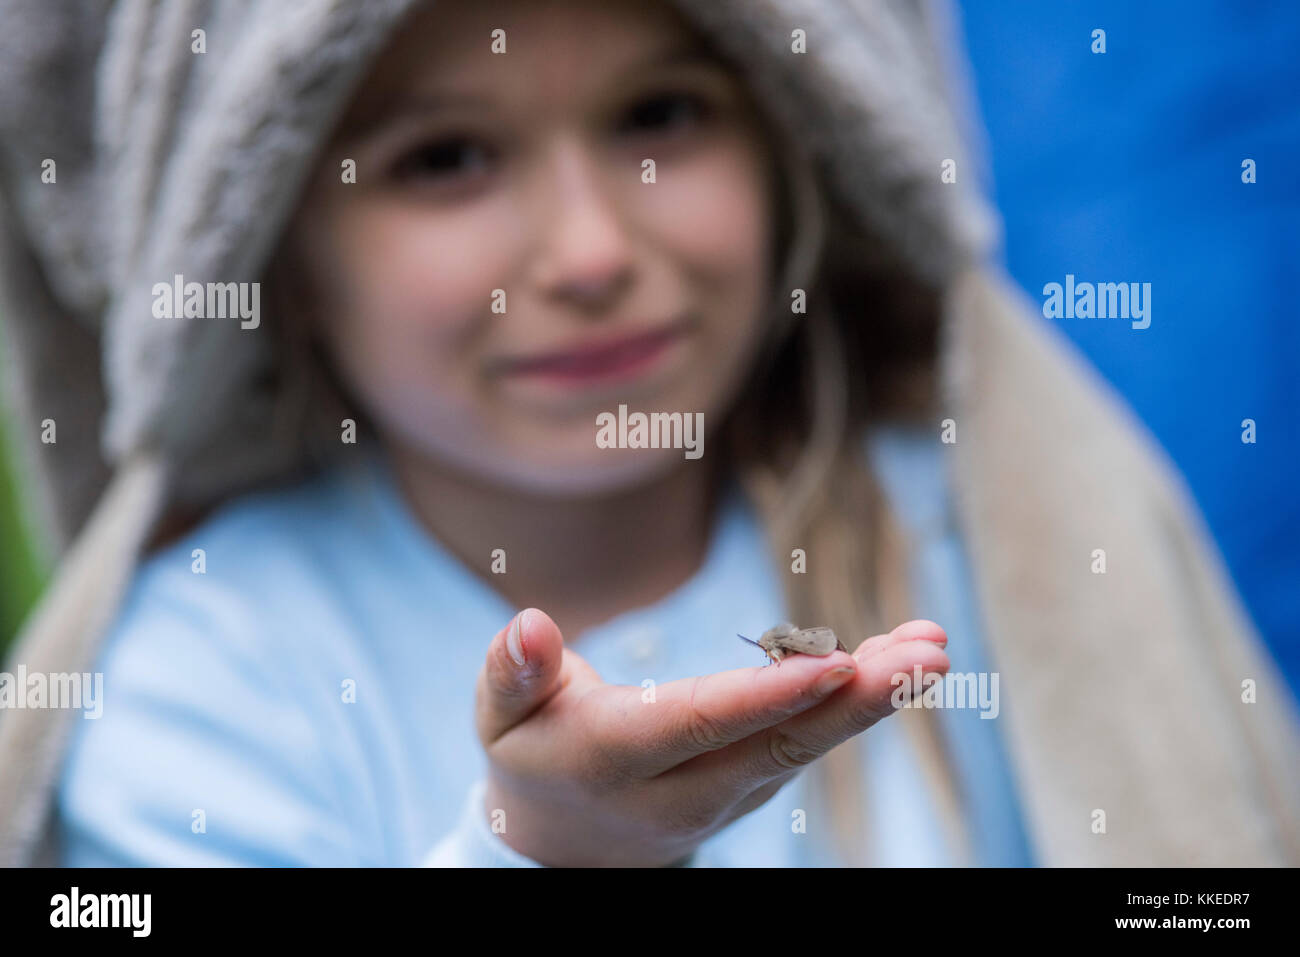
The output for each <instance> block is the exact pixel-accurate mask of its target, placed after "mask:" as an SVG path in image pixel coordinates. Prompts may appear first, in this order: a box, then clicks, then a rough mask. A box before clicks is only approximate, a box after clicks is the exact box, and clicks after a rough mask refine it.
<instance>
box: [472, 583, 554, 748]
mask: <svg viewBox="0 0 1300 957" xmlns="http://www.w3.org/2000/svg"><path fill="white" fill-rule="evenodd" d="M563 660H564V636H563V635H561V634H560V629H559V627H558V626H557V625H556V624H555V622H554V621H552V620H551V617H550V615H547V614H546V613H545V612H543V611H539V610H538V609H536V608H525V609H524V610H523V611H521V612H520V613H519V614H517V615H515V617H514V618H512V619H511V620H510V624H508V625H506V627H504V628H502V629H501V630H500V631H499V632H497V634H496V637H495V638H493V639H492V644H491V645H489V646H488V650H487V660H486V661H485V662H484V664H483V669H482V670H481V671H480V672H479V676H478V691H477V700H476V702H475V720H476V723H477V725H478V732H479V737H480V738H482V740H483V744H484V746H485V747H486V746H487V745H490V744H491V743H492V742H494V741H495V740H496V739H497V738H499V737H501V735H503V734H505V733H506V732H507V731H509V730H510V729H511V728H513V727H514V726H515V725H516V724H518V723H519V722H521V721H523V720H524V719H525V718H527V717H528V716H529V715H530V714H532V713H533V711H535V710H536V709H537V708H538V707H539V706H540V705H541V704H542V703H543V702H544V701H546V699H547V698H549V697H550V696H551V695H552V694H553V693H554V692H555V691H556V690H558V688H559V687H560V680H559V679H560V665H561V664H562V662H563Z"/></svg>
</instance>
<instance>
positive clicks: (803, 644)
mask: <svg viewBox="0 0 1300 957" xmlns="http://www.w3.org/2000/svg"><path fill="white" fill-rule="evenodd" d="M736 637H737V638H739V639H740V640H741V641H748V642H749V643H750V644H751V645H755V646H757V647H759V648H762V649H763V651H765V652H767V656H768V658H770V659H771V660H772V661H775V662H778V663H780V661H781V659H782V658H788V657H790V656H791V655H816V656H818V657H819V658H824V657H826V656H827V655H829V654H830V653H831V652H832V651H835V650H836V649H839V650H840V651H848V650H849V649H847V648H845V647H844V642H842V641H840V640H839V639H838V638H837V637H835V632H833V631H831V629H829V628H824V627H820V628H796V627H795V626H794V625H792V624H790V622H788V621H783V622H781V624H779V625H776V626H775V627H772V628H769V629H768V630H767V631H765V632H763V634H762V636H761V637H760V638H759V639H758V641H754V640H753V639H751V638H746V637H745V636H744V635H736Z"/></svg>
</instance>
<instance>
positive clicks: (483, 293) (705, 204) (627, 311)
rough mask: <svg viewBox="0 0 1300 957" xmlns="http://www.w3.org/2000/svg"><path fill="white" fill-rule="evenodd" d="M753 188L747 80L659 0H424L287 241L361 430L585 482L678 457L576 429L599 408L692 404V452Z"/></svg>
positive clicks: (754, 132)
mask: <svg viewBox="0 0 1300 957" xmlns="http://www.w3.org/2000/svg"><path fill="white" fill-rule="evenodd" d="M498 29H500V30H504V31H505V37H504V43H505V52H493V31H494V30H498ZM345 159H351V160H354V161H355V164H356V182H355V183H345V182H343V181H342V180H343V178H344V177H343V175H342V173H343V167H342V165H341V164H342V163H343V161H344V160H345ZM646 160H652V161H653V179H652V181H649V182H647V180H650V179H651V174H650V172H649V171H648V167H649V165H650V164H648V163H645V161H646ZM769 190H770V180H769V171H768V166H767V153H766V149H765V146H764V141H763V139H762V136H761V133H760V128H759V126H758V123H757V120H756V117H755V113H754V111H753V109H752V106H751V105H750V104H749V102H748V101H747V99H746V91H745V90H744V89H743V88H742V86H741V85H740V82H739V81H738V80H737V79H735V78H733V77H732V76H731V75H730V74H729V73H728V72H727V70H726V68H725V67H723V66H722V65H721V64H719V63H717V62H714V61H713V60H711V59H709V58H708V57H707V55H706V54H705V53H703V52H702V51H701V49H700V47H699V45H698V43H697V42H696V40H695V38H694V36H693V34H692V33H691V32H690V31H689V30H688V28H687V27H686V26H685V25H684V24H683V23H682V22H681V21H679V20H678V19H677V17H676V15H675V13H673V12H672V11H671V10H669V9H668V8H667V6H666V5H662V4H657V3H644V2H633V0H570V2H555V3H552V2H546V3H539V2H536V0H491V2H487V0H472V2H471V0H461V2H439V3H436V4H434V5H433V6H432V7H431V8H430V9H429V10H427V11H424V12H422V13H421V14H420V15H419V16H418V17H417V19H415V20H413V21H411V22H410V23H409V24H408V25H407V26H406V27H405V28H404V29H402V30H401V31H400V35H399V37H398V38H397V41H396V45H395V46H394V47H393V48H391V49H390V50H389V51H388V52H387V53H386V54H385V55H384V56H383V57H382V58H381V59H380V61H379V62H378V64H377V66H376V69H375V72H374V73H373V74H372V75H371V76H370V78H369V79H368V80H367V81H366V83H365V84H364V85H363V88H362V89H361V91H360V93H359V94H358V97H357V99H356V100H355V101H354V104H353V106H352V108H351V109H350V110H349V111H348V114H347V116H345V117H344V119H343V121H342V122H341V124H340V126H339V129H338V131H337V134H336V135H335V137H334V139H333V141H332V143H331V144H330V147H329V149H327V151H326V156H325V160H324V161H323V163H322V164H321V168H320V170H319V172H318V173H317V175H316V177H315V179H314V181H313V183H312V184H310V187H309V190H308V194H307V197H306V201H305V203H304V205H303V207H302V212H301V213H300V214H299V217H298V219H297V221H296V223H295V226H294V228H293V230H292V233H291V241H293V242H294V243H296V244H297V245H298V246H299V249H300V251H301V252H302V253H303V254H305V255H302V256H300V257H299V258H300V260H301V261H302V262H304V263H305V264H306V267H305V268H306V269H307V270H308V272H309V274H310V275H309V276H308V279H309V281H310V284H311V287H312V288H313V289H314V290H315V295H314V297H313V299H314V312H313V315H314V318H315V321H316V322H317V323H319V326H318V328H319V331H320V333H321V334H322V336H323V338H324V339H325V341H326V343H327V346H328V349H329V351H330V352H331V354H332V356H333V357H334V360H335V365H336V367H337V369H338V370H339V373H340V375H341V376H342V378H343V380H344V384H345V386H346V387H347V388H348V390H349V392H350V393H351V396H352V398H353V399H354V400H355V401H356V402H357V403H359V404H360V405H361V407H362V408H363V409H364V410H365V411H366V412H367V413H368V414H369V416H370V417H371V419H372V421H373V422H374V423H375V426H376V428H377V429H378V431H379V433H380V438H381V440H383V441H384V442H386V443H388V444H390V445H396V446H397V447H399V448H400V449H401V450H403V451H404V452H407V453H414V454H417V455H420V456H425V457H428V458H431V459H434V460H436V461H438V462H441V463H445V464H450V465H453V466H455V467H457V468H458V469H460V470H463V471H467V472H470V473H472V474H474V475H475V476H477V477H481V478H484V479H487V480H491V481H495V482H497V483H500V484H505V485H511V486H516V487H520V488H526V489H530V490H533V491H543V490H550V491H564V492H583V491H587V492H590V491H598V490H606V489H612V488H617V487H625V486H628V485H631V484H634V483H637V482H640V481H644V480H646V479H647V478H649V477H651V476H653V475H655V474H659V473H662V472H663V471H665V470H667V469H670V468H672V467H674V466H681V465H682V463H683V462H684V457H683V452H682V450H680V449H609V448H601V447H598V445H597V443H596V433H597V415H598V414H599V413H601V412H615V413H617V411H618V406H619V404H626V405H627V406H628V411H629V412H634V411H644V412H682V413H690V414H693V413H696V412H702V413H704V418H703V424H704V440H705V441H704V448H705V451H706V452H707V451H708V449H709V439H710V438H711V437H713V436H714V433H713V432H712V431H711V427H716V426H717V425H718V424H719V423H720V420H721V418H722V414H723V412H724V411H725V408H726V406H727V404H728V402H729V400H730V399H731V397H732V395H733V394H734V392H735V391H736V389H737V387H738V385H739V381H740V378H741V377H742V375H743V373H744V371H745V368H746V366H747V364H748V363H749V362H750V361H751V358H752V356H753V354H754V351H755V349H756V348H757V345H758V342H759V339H760V337H761V333H762V329H761V328H760V327H761V317H762V316H763V315H764V314H765V303H766V297H767V296H768V294H769V288H768V284H769V267H770V261H769V260H770V255H771V250H770V245H769V244H770V241H771V236H770V232H771V225H772V224H771V222H770V214H771V209H770V202H771V200H770V192H769Z"/></svg>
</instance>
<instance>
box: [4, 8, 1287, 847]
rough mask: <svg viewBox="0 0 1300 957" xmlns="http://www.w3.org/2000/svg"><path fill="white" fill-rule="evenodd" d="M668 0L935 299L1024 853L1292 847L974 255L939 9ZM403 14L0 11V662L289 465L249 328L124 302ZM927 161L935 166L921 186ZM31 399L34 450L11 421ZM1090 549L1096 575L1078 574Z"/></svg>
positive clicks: (1221, 669)
mask: <svg viewBox="0 0 1300 957" xmlns="http://www.w3.org/2000/svg"><path fill="white" fill-rule="evenodd" d="M675 2H676V4H677V6H679V7H680V8H681V10H682V11H683V13H684V14H685V15H686V16H687V17H688V18H689V19H690V20H692V21H693V22H694V23H696V24H697V26H698V27H699V28H700V29H701V30H702V31H704V32H705V33H706V34H708V35H709V36H710V37H711V38H712V39H713V40H714V41H715V42H716V43H717V44H718V45H719V47H720V48H722V49H723V50H724V51H726V52H728V53H729V54H730V55H731V56H732V57H733V58H734V59H736V60H737V61H738V62H740V63H741V64H742V65H743V68H744V69H745V71H746V73H747V76H748V78H749V79H750V81H751V82H752V84H753V85H754V88H755V89H756V91H757V93H758V97H759V100H760V102H761V103H763V104H764V105H765V106H766V107H767V108H769V110H770V113H771V115H772V117H773V119H774V121H775V122H777V123H778V124H780V126H781V127H782V128H783V129H784V130H785V132H786V135H789V136H795V137H799V138H800V140H801V142H803V143H804V144H806V145H807V146H808V148H809V149H810V150H811V151H812V153H813V154H814V156H815V157H816V158H817V160H818V164H819V171H820V175H822V176H823V178H824V180H825V185H826V188H827V189H828V191H830V193H831V194H832V195H833V196H835V197H836V198H837V200H838V202H840V204H841V205H842V206H843V207H844V208H845V209H846V210H847V211H848V212H849V213H850V214H851V215H853V216H855V217H856V218H857V219H858V220H859V221H860V223H861V224H862V225H863V226H864V228H866V229H868V230H870V231H871V232H872V233H873V234H874V235H876V236H878V237H880V238H881V240H882V241H883V242H885V243H886V244H888V245H889V246H890V247H891V249H892V251H893V252H895V253H896V254H897V257H898V259H899V262H900V263H901V264H902V265H901V267H900V268H905V269H908V270H911V271H913V272H914V273H915V274H917V275H919V276H921V277H924V278H925V279H927V280H929V281H931V282H935V283H941V284H943V285H944V286H945V287H946V288H947V290H948V295H947V313H946V318H945V331H944V346H943V352H942V360H941V361H942V365H941V369H940V372H941V377H940V380H939V381H940V382H941V383H942V389H943V392H942V397H941V398H942V402H943V405H944V407H945V408H946V410H947V414H946V415H945V416H944V417H945V418H952V419H954V420H955V421H956V422H957V423H958V429H959V432H958V436H959V438H958V442H957V444H956V445H955V446H954V447H953V449H952V455H953V457H952V463H953V468H954V471H953V481H954V485H955V488H956V492H957V496H958V507H959V515H960V521H961V523H962V527H963V531H964V533H965V535H966V536H967V541H968V544H969V548H970V555H971V558H972V563H973V568H974V573H975V576H976V586H977V590H978V594H979V599H980V602H981V605H982V608H983V609H984V615H985V620H984V631H985V633H986V635H987V640H988V642H989V644H990V652H991V654H992V657H993V660H994V661H995V662H996V666H997V668H998V670H999V671H1000V672H1001V674H1002V677H1003V679H1004V680H1003V681H1002V688H1003V689H1004V691H1005V695H1004V700H1003V702H1002V715H1001V718H1002V721H1003V722H1004V731H1005V733H1006V735H1007V743H1008V748H1009V751H1010V756H1011V760H1012V763H1013V768H1014V773H1015V777H1016V779H1017V782H1018V785H1019V787H1020V790H1021V794H1022V803H1023V806H1024V809H1025V813H1026V815H1027V818H1028V820H1027V826H1028V831H1029V836H1030V839H1031V841H1032V843H1033V845H1034V851H1035V853H1036V854H1037V856H1038V858H1039V860H1041V861H1043V862H1044V863H1046V864H1049V865H1065V864H1082V865H1115V864H1134V865H1146V864H1155V865H1184V864H1207V865H1208V864H1213V865H1229V864H1247V865H1249V864H1292V865H1294V864H1300V737H1298V732H1297V727H1298V721H1300V719H1298V717H1297V713H1296V706H1295V703H1294V701H1293V700H1292V699H1291V698H1290V697H1289V693H1288V689H1287V687H1286V685H1285V684H1284V682H1283V680H1282V679H1281V677H1280V675H1279V674H1278V672H1277V670H1276V669H1275V667H1274V666H1273V664H1272V663H1271V660H1270V659H1269V658H1268V656H1267V655H1266V654H1265V653H1264V652H1263V651H1262V649H1261V645H1260V642H1259V639H1258V636H1257V635H1256V634H1255V633H1254V631H1253V630H1252V627H1251V625H1250V623H1249V620H1248V618H1247V617H1246V615H1245V614H1244V612H1243V610H1242V609H1241V607H1240V606H1239V604H1238V602H1237V599H1236V596H1235V594H1234V592H1233V591H1232V588H1231V585H1230V584H1229V581H1228V579H1227V577H1226V575H1225V572H1224V569H1223V567H1222V565H1221V563H1220V561H1219V559H1218V557H1217V553H1216V552H1215V551H1214V549H1213V546H1212V544H1211V542H1210V540H1209V538H1208V536H1207V534H1206V531H1205V529H1204V527H1203V525H1202V522H1201V520H1200V518H1199V516H1198V514H1197V513H1196V511H1195V508H1194V506H1193V504H1192V502H1191V499H1190V496H1189V495H1188V493H1187V491H1186V489H1185V487H1184V485H1183V484H1182V482H1181V480H1180V479H1179V478H1178V477H1177V475H1176V473H1175V472H1174V471H1173V469H1172V468H1171V467H1170V465H1169V464H1168V463H1167V461H1166V460H1165V458H1164V456H1163V455H1162V454H1161V453H1160V452H1159V451H1158V449H1157V447H1156V445H1155V443H1154V442H1153V441H1152V440H1151V439H1150V438H1149V437H1148V436H1147V435H1146V434H1145V433H1144V431H1143V430H1142V429H1141V427H1140V426H1139V425H1138V424H1137V423H1135V422H1134V421H1133V419H1132V417H1131V416H1130V415H1129V414H1128V412H1127V411H1126V409H1125V407H1124V406H1123V405H1122V403H1120V402H1119V401H1117V399H1116V398H1115V397H1114V395H1113V394H1112V392H1111V391H1110V390H1109V389H1108V388H1107V387H1106V386H1105V384H1104V383H1103V382H1102V381H1101V380H1100V378H1099V377H1098V376H1097V375H1096V374H1094V373H1093V372H1092V371H1091V369H1090V368H1089V367H1088V366H1087V365H1086V364H1085V363H1083V362H1082V361H1080V359H1078V358H1077V357H1076V356H1075V355H1074V354H1073V352H1072V351H1071V350H1070V349H1069V348H1068V347H1067V346H1066V345H1065V343H1064V340H1063V339H1062V338H1061V337H1060V336H1059V335H1058V334H1057V333H1056V332H1055V331H1054V330H1052V329H1051V328H1050V327H1048V326H1047V325H1046V324H1045V323H1044V322H1043V321H1042V320H1041V319H1039V318H1037V317H1036V316H1035V315H1034V314H1033V309H1032V307H1031V306H1030V305H1029V304H1028V303H1027V302H1025V301H1023V300H1022V298H1021V297H1020V295H1019V294H1018V293H1017V292H1016V291H1015V290H1014V289H1013V288H1012V287H1011V286H1010V285H1009V284H1008V283H1007V282H1006V281H1005V280H1004V279H1002V278H1001V277H1000V275H999V273H998V272H997V270H996V269H995V267H993V266H992V265H991V264H990V262H989V249H990V247H991V243H992V240H993V238H994V236H995V233H996V228H997V227H996V220H995V218H994V216H993V215H992V213H991V211H990V210H989V209H988V208H987V207H986V206H985V205H984V203H983V202H982V201H981V200H980V198H979V196H978V195H977V194H975V192H974V191H972V190H971V189H970V188H969V186H968V184H969V183H970V181H971V180H973V179H974V177H973V176H971V175H967V173H968V168H967V166H966V162H967V161H966V157H965V154H964V152H963V150H962V146H961V143H962V139H963V138H962V137H961V136H960V135H959V134H960V128H959V123H958V121H957V118H958V117H960V116H961V114H962V112H963V111H962V108H961V101H960V99H958V98H957V97H955V96H954V95H953V94H952V93H951V92H950V91H951V90H952V88H953V85H952V78H951V76H949V75H947V73H946V69H945V67H950V66H951V64H952V63H954V62H957V60H956V59H955V58H954V57H953V51H952V50H951V49H950V48H946V47H945V43H944V36H945V35H946V34H945V29H944V28H945V27H946V26H947V25H949V24H950V23H951V18H950V14H949V12H947V11H945V10H944V9H943V8H942V7H941V6H938V5H937V4H932V3H928V2H925V0H675ZM412 5H413V0H365V2H361V0H265V2H259V0H167V2H162V0H116V2H114V0H80V2H76V3H58V4H51V3H49V2H48V0H4V2H3V3H2V4H0V317H2V318H3V321H4V323H5V333H6V336H5V338H6V343H5V345H6V352H7V353H8V355H9V357H10V359H11V366H12V368H10V369H9V370H7V371H6V373H5V379H6V385H8V386H9V387H10V389H11V393H12V398H13V410H14V412H15V413H16V420H15V423H16V431H17V432H18V433H19V434H20V435H24V436H27V437H29V438H30V439H32V441H31V442H30V444H29V448H28V449H27V452H28V455H27V463H28V465H29V467H30V469H31V472H32V474H33V475H36V476H39V479H40V481H39V483H38V484H39V487H40V489H41V491H42V492H43V493H44V514H45V520H46V521H45V527H46V528H47V529H48V531H49V535H50V539H49V542H50V545H51V547H52V550H53V551H55V552H56V553H60V554H61V562H60V570H59V574H58V576H57V578H56V580H55V582H54V584H53V586H52V587H51V588H50V590H49V592H48V594H47V595H46V596H45V599H44V601H43V602H42V605H41V606H40V608H39V609H38V611H37V613H36V614H35V615H34V616H33V618H32V619H31V621H29V623H28V625H27V627H26V629H25V632H24V634H23V635H22V636H21V640H20V642H19V643H18V644H17V645H16V646H15V647H14V648H13V650H12V653H11V657H10V660H9V662H8V664H7V665H6V670H8V671H10V672H12V671H13V670H14V669H15V668H16V667H17V665H19V664H22V665H25V667H26V668H27V670H28V671H29V672H37V671H39V672H72V671H86V670H91V664H92V662H93V660H94V657H95V654H96V648H97V643H98V641H99V639H100V637H101V635H102V633H103V631H104V629H105V627H106V625H107V624H108V623H109V622H110V621H111V618H112V615H113V613H114V611H115V609H116V606H117V602H118V600H119V599H120V597H121V594H122V592H123V589H124V588H125V585H126V583H127V582H128V581H129V577H130V575H131V571H132V568H133V565H134V562H135V560H136V557H137V555H138V552H139V549H140V548H141V544H142V542H143V541H144V540H145V538H146V536H147V535H148V533H149V530H150V528H151V527H152V525H153V523H154V522H155V520H156V519H157V517H158V516H159V515H160V514H161V512H162V510H163V509H164V507H166V506H167V505H169V504H175V503H177V502H204V501H210V500H212V499H213V498H214V497H216V496H219V495H222V494H224V493H226V492H228V491H229V490H231V489H234V488H237V487H240V486H242V485H243V484H245V483H249V482H254V481H257V480H260V479H263V478H266V477H269V476H271V475H274V474H277V473H279V472H282V471H283V470H284V469H286V468H289V467H291V466H292V465H293V462H292V460H291V455H290V450H288V449H286V447H285V445H284V443H281V442H274V441H272V440H271V436H270V435H269V432H268V425H267V423H268V422H269V421H270V419H271V416H269V415H268V414H267V410H268V409H269V407H270V403H271V401H272V400H273V396H271V395H268V394H266V390H265V388H264V386H262V385H261V382H262V381H263V380H262V379H261V378H260V377H259V373H260V372H262V371H263V368H264V366H265V363H266V361H267V357H266V354H265V352H264V346H265V343H264V337H260V336H256V335H249V334H247V333H244V332H242V331H241V330H240V329H239V328H238V324H237V323H184V322H166V321H160V320H156V319H154V318H153V316H152V313H151V308H150V306H151V299H152V287H153V284H154V283H155V282H157V281H160V280H168V279H170V277H172V276H173V275H175V274H177V273H180V274H183V275H190V276H208V277H213V276H216V277H222V279H223V281H254V280H257V279H258V278H259V271H260V270H261V268H262V267H263V265H264V264H265V261H266V258H267V256H268V254H269V253H270V251H271V249H272V248H273V245H274V243H275V241H276V239H277V237H278V235H279V232H280V230H281V228H282V227H283V225H284V223H285V220H286V218H287V217H288V215H289V214H290V212H291V210H292V207H293V205H294V201H295V198H296V195H297V187H298V186H299V184H301V183H302V181H303V178H304V177H305V175H306V173H307V171H308V170H309V169H310V166H311V163H312V160H313V158H314V153H315V150H316V148H317V147H318V146H319V145H320V143H321V141H322V139H323V137H324V136H325V134H326V133H327V132H328V130H329V128H330V125H331V122H332V120H333V119H334V118H335V117H336V116H337V115H338V113H339V111H340V110H341V109H342V107H343V106H344V105H345V104H346V101H347V99H348V97H349V95H350V93H351V91H352V90H353V89H354V88H355V86H356V84H357V82H358V80H359V79H360V77H361V76H362V74H363V72H364V70H365V69H366V67H367V66H368V65H369V63H370V62H371V60H372V59H373V57H374V56H375V55H376V53H377V52H379V51H380V50H382V48H383V46H384V44H385V42H386V41H387V40H388V39H389V37H390V36H391V35H392V32H393V30H394V29H395V28H396V26H397V25H398V24H399V23H400V20H401V18H402V16H403V15H404V14H405V13H406V11H407V9H408V8H409V7H410V6H412ZM196 30H202V31H203V33H202V35H201V37H202V42H203V46H204V49H205V51H206V52H203V53H196V52H194V50H195V46H196V42H197V39H198V36H197V35H196V34H195V33H194V31H196ZM797 31H802V33H801V34H800V33H797ZM799 37H802V38H805V42H806V52H795V45H796V43H797V39H798V38H799ZM485 42H486V40H485ZM958 88H959V89H960V84H958ZM947 159H955V160H956V161H957V164H958V169H959V170H960V171H961V174H960V175H959V177H958V179H959V182H958V183H957V184H941V182H940V176H939V174H940V169H941V164H942V163H943V162H944V160H947ZM47 161H52V163H51V162H47ZM271 321H273V320H271ZM44 419H54V420H55V421H56V423H57V436H58V441H57V444H54V445H44V444H41V443H40V442H39V441H35V438H36V437H37V436H38V435H39V432H40V423H41V421H42V420H44ZM936 428H938V423H936ZM96 503H98V504H96ZM1095 548H1104V549H1105V550H1106V553H1107V556H1108V559H1109V564H1110V568H1111V570H1110V572H1109V573H1108V574H1105V575H1093V574H1091V572H1090V569H1089V565H1090V561H1091V555H1092V551H1093V549H1095ZM1247 683H1250V684H1252V685H1253V687H1254V698H1253V700H1251V699H1250V698H1249V697H1245V696H1244V695H1243V687H1244V686H1245V685H1246V684H1247ZM67 733H68V712H67V711H60V710H38V709H24V710H14V711H11V712H8V713H4V712H0V864H17V863H23V862H28V861H31V860H33V859H34V858H35V857H36V856H37V855H38V854H39V852H40V851H41V849H42V847H44V846H45V845H44V843H43V840H44V838H46V837H48V834H49V824H50V821H51V819H52V815H51V813H50V812H51V807H52V805H51V794H52V788H53V786H54V784H55V783H56V781H57V776H58V772H59V768H60V763H61V758H62V751H63V747H64V745H65V742H66V738H67ZM1097 810H1101V811H1104V812H1105V815H1106V832H1105V833H1104V834H1101V833H1094V830H1093V821H1094V812H1095V811H1097Z"/></svg>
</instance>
